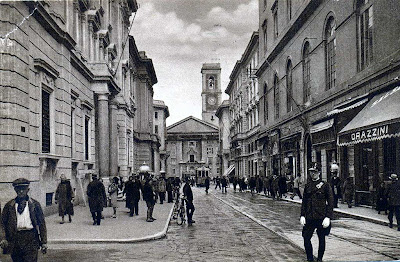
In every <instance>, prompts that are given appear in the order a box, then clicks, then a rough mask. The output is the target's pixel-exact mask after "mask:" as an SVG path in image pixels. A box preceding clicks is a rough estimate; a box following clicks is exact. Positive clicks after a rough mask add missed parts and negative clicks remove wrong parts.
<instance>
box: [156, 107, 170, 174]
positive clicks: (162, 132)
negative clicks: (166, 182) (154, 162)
mask: <svg viewBox="0 0 400 262" xmlns="http://www.w3.org/2000/svg"><path fill="white" fill-rule="evenodd" d="M153 107H154V125H153V126H154V134H156V135H157V136H158V137H159V140H160V148H159V154H160V158H159V159H160V161H159V163H158V166H157V167H156V170H157V171H166V170H167V158H168V154H167V150H166V145H165V139H166V138H167V118H168V117H169V110H168V106H166V105H165V103H164V101H161V100H154V102H153Z"/></svg>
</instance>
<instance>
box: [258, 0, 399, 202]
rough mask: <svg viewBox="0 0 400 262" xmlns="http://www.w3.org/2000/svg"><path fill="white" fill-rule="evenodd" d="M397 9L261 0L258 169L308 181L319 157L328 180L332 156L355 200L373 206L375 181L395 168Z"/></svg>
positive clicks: (378, 4)
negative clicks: (351, 181)
mask: <svg viewBox="0 0 400 262" xmlns="http://www.w3.org/2000/svg"><path fill="white" fill-rule="evenodd" d="M399 10H400V2H397V1H388V0H380V1H374V0H369V1H367V0H354V1H353V0H352V1H340V3H339V2H338V1H334V0H326V1H322V0H306V1H302V0H292V1H280V0H267V1H265V0H260V1H259V32H260V41H259V42H260V44H259V54H260V66H259V67H258V69H257V72H256V75H257V77H258V82H259V85H260V109H261V110H260V124H261V129H260V134H259V138H258V143H259V147H260V149H261V152H262V154H261V157H260V160H261V161H262V162H263V165H262V166H263V170H262V173H263V174H265V175H270V174H283V175H287V176H288V177H290V176H292V175H295V174H301V175H302V176H303V178H305V179H306V177H307V170H308V167H310V166H311V164H312V163H318V165H319V166H320V167H321V171H322V178H323V179H324V180H329V179H330V166H331V164H332V163H334V162H338V163H339V166H340V176H341V178H342V179H345V178H346V177H348V176H350V177H354V181H355V184H356V202H357V203H359V204H368V205H373V204H374V201H375V197H376V191H377V189H378V186H379V184H380V182H382V181H387V179H388V176H389V174H390V173H392V172H394V173H399V172H400V159H399V158H400V147H399V138H398V137H399V136H400V130H399V129H398V122H399V118H398V112H399V103H398V101H400V100H399V98H400V96H399V92H398V91H397V90H398V88H397V86H399V84H400V81H399V75H400V59H399V58H400V49H399V42H398V39H399V37H400V32H399V30H398V25H399V21H400V20H399V16H398V11H399ZM396 100H397V102H394V101H396ZM378 104H380V105H378ZM395 104H396V105H395ZM382 105H383V106H382ZM374 106H375V110H374V109H371V108H373V107H374ZM396 114H397V115H396ZM375 116H378V117H377V118H376V117H375ZM368 119H369V120H368ZM371 119H373V120H371ZM367 120H368V121H367ZM377 130H378V131H377ZM374 132H375V133H374ZM363 134H364V135H363ZM368 134H370V135H369V136H368Z"/></svg>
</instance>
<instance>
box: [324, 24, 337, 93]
mask: <svg viewBox="0 0 400 262" xmlns="http://www.w3.org/2000/svg"><path fill="white" fill-rule="evenodd" d="M325 39H326V89H331V88H334V87H335V85H336V23H335V19H334V18H333V17H330V18H329V20H328V23H327V24H326V28H325Z"/></svg>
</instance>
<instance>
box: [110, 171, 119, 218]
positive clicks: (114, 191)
mask: <svg viewBox="0 0 400 262" xmlns="http://www.w3.org/2000/svg"><path fill="white" fill-rule="evenodd" d="M110 180H111V184H110V185H109V186H108V194H109V197H110V202H111V207H112V208H113V216H112V217H113V218H116V217H117V204H118V202H117V201H118V189H119V185H118V183H119V178H118V177H117V176H115V177H113V178H112V179H111V178H110Z"/></svg>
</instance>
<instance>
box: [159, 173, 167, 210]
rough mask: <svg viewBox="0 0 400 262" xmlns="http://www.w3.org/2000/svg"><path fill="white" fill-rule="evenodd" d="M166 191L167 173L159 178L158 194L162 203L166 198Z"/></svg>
mask: <svg viewBox="0 0 400 262" xmlns="http://www.w3.org/2000/svg"><path fill="white" fill-rule="evenodd" d="M165 192H167V182H166V181H165V174H161V177H160V178H159V179H158V195H159V197H160V204H161V205H162V204H163V203H164V200H165Z"/></svg>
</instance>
